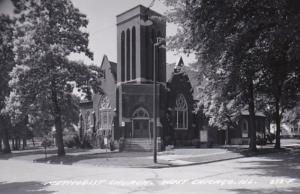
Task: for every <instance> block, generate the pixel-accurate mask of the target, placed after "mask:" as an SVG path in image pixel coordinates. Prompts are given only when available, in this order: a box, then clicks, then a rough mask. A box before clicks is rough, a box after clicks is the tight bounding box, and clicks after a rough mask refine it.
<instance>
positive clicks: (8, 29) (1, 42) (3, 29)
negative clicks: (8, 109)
mask: <svg viewBox="0 0 300 194" xmlns="http://www.w3.org/2000/svg"><path fill="white" fill-rule="evenodd" d="M12 37H13V21H12V19H10V18H9V17H8V16H6V15H0V132H1V136H2V137H1V139H2V141H3V144H4V147H3V149H2V151H3V152H5V153H9V152H10V146H9V141H8V130H9V128H11V125H10V121H9V117H8V115H5V114H4V113H3V112H1V109H3V108H4V107H5V97H6V96H7V95H8V94H9V87H8V81H9V72H10V71H11V70H12V68H13V66H14V54H13V44H12ZM0 143H1V142H0Z"/></svg>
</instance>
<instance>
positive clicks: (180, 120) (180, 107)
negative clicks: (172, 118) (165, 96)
mask: <svg viewBox="0 0 300 194" xmlns="http://www.w3.org/2000/svg"><path fill="white" fill-rule="evenodd" d="M175 111H176V125H175V126H176V129H187V128H188V106H187V102H186V100H185V98H184V96H183V95H182V94H179V95H178V96H177V98H176V107H175Z"/></svg>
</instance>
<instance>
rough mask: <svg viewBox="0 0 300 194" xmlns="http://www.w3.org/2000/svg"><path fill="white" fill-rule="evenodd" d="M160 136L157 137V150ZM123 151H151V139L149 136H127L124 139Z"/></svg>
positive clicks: (159, 144) (159, 146)
mask: <svg viewBox="0 0 300 194" xmlns="http://www.w3.org/2000/svg"><path fill="white" fill-rule="evenodd" d="M160 148H161V141H160V137H158V138H157V150H158V151H160V150H161V149H160ZM124 150H125V151H137V152H151V151H152V150H153V139H150V138H127V139H125V146H124Z"/></svg>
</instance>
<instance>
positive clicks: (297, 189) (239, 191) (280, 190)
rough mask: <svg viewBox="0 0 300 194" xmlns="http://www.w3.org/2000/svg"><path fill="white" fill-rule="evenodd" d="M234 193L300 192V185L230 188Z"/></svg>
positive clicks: (286, 193)
mask: <svg viewBox="0 0 300 194" xmlns="http://www.w3.org/2000/svg"><path fill="white" fill-rule="evenodd" d="M227 191H230V192H232V193H234V194H271V193H272V194H273V193H276V194H299V192H300V187H291V188H276V189H273V190H270V189H229V190H227Z"/></svg>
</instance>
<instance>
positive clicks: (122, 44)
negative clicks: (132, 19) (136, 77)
mask: <svg viewBox="0 0 300 194" xmlns="http://www.w3.org/2000/svg"><path fill="white" fill-rule="evenodd" d="M121 81H122V82H123V81H125V32H124V31H123V32H122V34H121Z"/></svg>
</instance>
